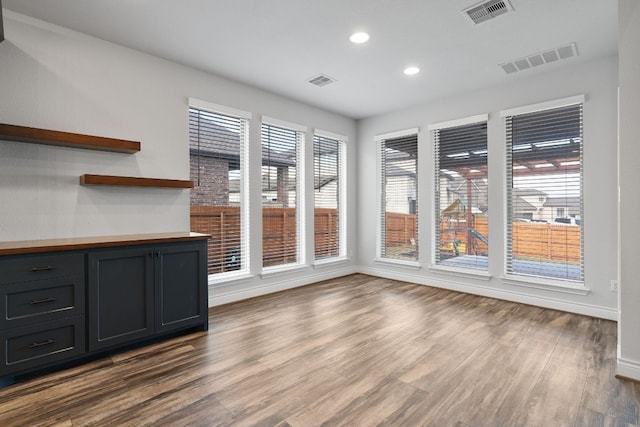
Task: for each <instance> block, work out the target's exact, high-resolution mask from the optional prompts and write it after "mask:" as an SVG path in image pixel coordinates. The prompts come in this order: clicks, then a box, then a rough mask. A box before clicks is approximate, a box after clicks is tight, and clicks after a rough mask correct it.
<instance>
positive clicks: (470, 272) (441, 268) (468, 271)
mask: <svg viewBox="0 0 640 427" xmlns="http://www.w3.org/2000/svg"><path fill="white" fill-rule="evenodd" d="M429 271H433V272H435V273H440V274H449V275H452V276H459V277H465V278H467V279H479V280H490V279H491V275H490V274H489V272H488V271H486V270H480V269H478V270H476V269H473V268H460V267H447V266H445V265H438V264H432V265H430V266H429Z"/></svg>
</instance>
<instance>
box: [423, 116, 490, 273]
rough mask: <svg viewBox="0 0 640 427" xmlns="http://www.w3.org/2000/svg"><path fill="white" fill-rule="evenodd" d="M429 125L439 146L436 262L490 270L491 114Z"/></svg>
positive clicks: (436, 154)
mask: <svg viewBox="0 0 640 427" xmlns="http://www.w3.org/2000/svg"><path fill="white" fill-rule="evenodd" d="M429 129H430V130H431V132H432V137H433V143H434V148H435V156H434V158H435V169H434V170H435V177H434V183H435V205H434V208H435V218H436V220H435V247H434V254H435V263H436V264H439V265H445V266H450V267H461V268H475V269H481V270H487V269H488V251H489V221H488V206H489V205H488V191H489V181H488V175H487V166H488V164H487V115H482V116H474V117H470V118H467V119H461V120H455V121H451V122H446V123H441V124H436V125H431V126H429Z"/></svg>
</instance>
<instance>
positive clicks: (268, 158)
mask: <svg viewBox="0 0 640 427" xmlns="http://www.w3.org/2000/svg"><path fill="white" fill-rule="evenodd" d="M303 138H304V134H303V132H301V131H298V130H294V129H289V128H285V127H281V126H275V125H271V124H267V123H263V124H262V239H263V241H262V264H263V266H265V267H269V266H275V265H284V264H292V263H297V262H299V260H300V215H299V213H300V198H299V185H300V179H299V177H300V172H301V171H300V165H301V161H302V159H301V153H302V143H303Z"/></svg>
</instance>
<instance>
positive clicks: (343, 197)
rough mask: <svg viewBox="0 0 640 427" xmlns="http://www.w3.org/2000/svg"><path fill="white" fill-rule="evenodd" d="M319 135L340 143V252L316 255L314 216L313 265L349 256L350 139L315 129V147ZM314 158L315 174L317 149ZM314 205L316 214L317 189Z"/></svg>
mask: <svg viewBox="0 0 640 427" xmlns="http://www.w3.org/2000/svg"><path fill="white" fill-rule="evenodd" d="M316 136H318V137H320V138H326V139H330V140H334V141H336V142H337V143H338V166H337V174H338V183H337V191H338V200H337V205H338V207H337V211H338V212H337V217H338V230H337V233H338V239H337V242H338V254H337V255H336V256H332V257H324V258H316V255H315V217H314V221H313V224H314V233H313V235H314V241H313V247H314V250H313V253H314V256H313V265H314V266H319V265H324V264H330V263H333V262H336V261H341V260H345V259H346V258H347V228H346V225H347V222H346V221H347V214H346V212H347V182H346V177H347V167H346V165H347V144H348V142H349V139H348V138H347V137H346V136H343V135H339V134H336V133H333V132H328V131H324V130H321V129H314V131H313V137H312V142H313V144H312V145H313V148H314V149H315V137H316ZM313 158H314V160H313V169H314V170H313V172H314V174H315V151H314V157H313ZM313 207H314V215H315V190H314V197H313Z"/></svg>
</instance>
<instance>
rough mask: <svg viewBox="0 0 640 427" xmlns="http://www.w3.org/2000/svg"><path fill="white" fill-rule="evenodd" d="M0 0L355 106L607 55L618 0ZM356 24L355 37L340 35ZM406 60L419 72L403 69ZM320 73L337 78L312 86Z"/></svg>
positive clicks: (261, 83)
mask: <svg viewBox="0 0 640 427" xmlns="http://www.w3.org/2000/svg"><path fill="white" fill-rule="evenodd" d="M510 1H511V5H512V6H513V8H514V10H515V11H514V12H512V13H508V14H505V15H502V16H499V17H497V18H495V19H493V20H491V21H488V22H484V23H481V24H478V25H475V24H473V23H471V21H470V20H468V19H467V18H466V17H465V16H464V15H463V13H462V12H461V11H462V10H463V9H465V8H467V7H469V6H471V5H474V4H476V3H477V1H476V0H2V4H3V6H4V7H5V8H6V9H9V10H12V11H15V12H19V13H22V14H25V15H29V16H32V17H35V18H39V19H42V20H45V21H48V22H52V23H55V24H59V25H62V26H64V27H67V28H70V29H73V30H77V31H80V32H83V33H86V34H90V35H93V36H96V37H99V38H102V39H105V40H108V41H111V42H114V43H118V44H121V45H124V46H128V47H131V48H134V49H137V50H140V51H143V52H147V53H150V54H153V55H156V56H160V57H163V58H166V59H170V60H173V61H176V62H179V63H182V64H185V65H189V66H192V67H195V68H198V69H201V70H205V71H208V72H211V73H214V74H217V75H221V76H224V77H228V78H230V79H233V80H236V81H239V82H243V83H246V84H249V85H252V86H255V87H259V88H262V89H265V90H267V91H270V92H274V93H278V94H281V95H284V96H286V97H289V98H292V99H295V100H298V101H302V102H305V103H308V104H311V105H315V106H318V107H321V108H325V109H327V110H330V111H334V112H337V113H340V114H343V115H346V116H348V117H352V118H356V119H359V118H364V117H369V116H373V115H378V114H382V113H386V112H390V111H394V110H399V109H402V108H405V107H408V106H412V105H417V104H421V103H427V102H430V101H432V100H435V99H438V98H443V97H446V96H451V95H453V94H456V93H460V92H465V91H469V90H473V89H477V88H480V87H487V86H493V85H496V84H500V83H501V82H506V81H512V80H514V79H520V78H524V77H527V76H531V75H533V74H537V73H544V72H547V71H550V70H554V69H557V68H559V67H564V66H568V65H572V64H576V63H578V62H580V61H587V60H591V59H594V58H597V57H604V56H609V55H615V54H616V53H617V50H618V46H617V21H618V16H617V13H618V12H617V1H616V0H510ZM356 30H364V31H367V32H369V33H370V35H371V40H370V41H369V42H368V43H366V44H364V45H354V44H352V43H350V42H349V40H348V38H349V35H350V34H351V33H352V32H354V31H356ZM572 42H576V43H577V48H578V52H579V56H578V57H575V58H570V59H567V60H564V61H557V62H555V63H552V64H547V65H542V66H539V67H536V68H533V69H529V70H525V71H521V72H518V73H515V74H511V75H507V74H505V72H504V71H503V70H502V69H501V68H500V67H499V64H501V63H504V62H508V61H511V60H514V59H518V58H521V57H524V56H528V55H531V54H534V53H539V52H542V51H545V50H548V49H553V48H556V47H559V46H561V45H566V44H569V43H572ZM407 65H417V66H419V67H420V68H421V69H422V72H421V73H420V74H418V75H416V76H411V77H408V76H405V75H404V74H403V73H402V70H403V69H404V68H405V67H406V66H407ZM320 73H324V74H327V75H329V76H331V77H333V78H335V79H337V80H338V81H337V82H336V83H333V84H330V85H328V86H325V87H316V86H313V85H311V84H309V83H307V80H308V79H309V78H311V77H314V76H316V75H317V74H320Z"/></svg>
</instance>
